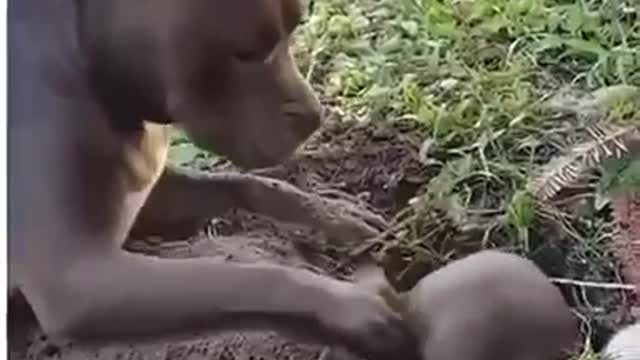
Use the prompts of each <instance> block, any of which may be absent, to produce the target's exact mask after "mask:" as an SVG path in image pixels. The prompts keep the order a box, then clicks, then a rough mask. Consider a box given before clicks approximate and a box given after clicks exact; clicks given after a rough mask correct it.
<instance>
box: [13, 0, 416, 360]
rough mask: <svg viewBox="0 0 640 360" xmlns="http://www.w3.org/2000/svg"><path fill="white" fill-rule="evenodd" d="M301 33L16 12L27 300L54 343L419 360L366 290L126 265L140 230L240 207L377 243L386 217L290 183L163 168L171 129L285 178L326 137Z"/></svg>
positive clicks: (246, 17)
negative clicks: (299, 346) (250, 335)
mask: <svg viewBox="0 0 640 360" xmlns="http://www.w3.org/2000/svg"><path fill="white" fill-rule="evenodd" d="M300 18H301V9H300V5H299V4H298V2H297V0H251V1H225V0H182V1H175V0H137V1H131V0H101V1H94V0H47V1H40V0H12V1H9V28H8V31H9V40H8V41H9V48H8V51H9V69H8V71H9V75H8V76H9V122H8V124H9V125H8V131H9V133H8V134H9V154H10V155H9V171H8V173H9V216H10V220H9V239H10V242H9V256H10V268H9V271H10V287H11V290H12V291H13V290H16V289H17V290H19V291H21V292H22V294H23V295H24V296H25V297H26V299H27V300H28V302H29V303H30V305H31V307H32V308H33V310H34V313H35V315H36V317H37V319H38V321H39V323H40V325H41V326H42V328H43V330H44V331H45V332H46V333H47V334H50V335H54V336H58V337H61V338H63V339H64V338H71V339H76V340H84V341H107V340H119V339H126V340H133V339H146V338H157V337H160V336H165V335H166V336H169V335H179V334H187V333H193V332H195V331H198V330H206V331H210V330H226V329H231V328H235V329H239V328H244V329H255V328H258V327H267V328H270V329H280V330H283V331H285V330H294V331H293V332H292V333H294V334H296V335H299V336H302V335H309V336H313V337H314V338H315V339H317V340H320V341H322V342H324V343H339V344H344V345H346V346H347V347H349V348H350V349H351V350H353V351H355V352H356V353H358V354H360V355H362V356H366V357H367V358H369V359H383V358H395V357H400V358H404V359H411V358H413V357H415V356H417V355H416V354H415V353H416V351H417V350H416V349H417V345H415V344H414V343H412V341H413V340H412V337H411V336H410V335H409V332H408V331H407V330H406V329H405V327H404V325H403V323H402V322H401V321H400V320H399V318H398V317H396V316H395V315H394V313H393V312H392V311H391V310H390V309H389V308H387V306H385V304H384V302H383V301H382V300H381V299H380V298H378V297H377V296H375V295H374V294H371V293H368V292H365V291H363V290H361V289H360V288H359V287H357V286H356V285H354V284H350V283H347V282H341V281H337V280H334V279H331V278H328V277H322V276H318V275H315V274H313V273H311V272H308V271H303V270H299V269H293V268H287V267H281V266H275V265H267V264H234V263H227V262H216V261H212V260H210V259H180V260H177V259H160V258H151V257H145V256H143V255H139V254H134V253H128V252H126V251H124V250H123V249H122V244H123V242H124V240H125V239H126V238H127V236H128V235H129V233H130V229H131V228H132V226H133V225H134V224H136V228H138V229H139V230H140V232H144V231H145V229H147V230H148V229H171V228H174V227H176V226H178V225H184V224H191V225H193V226H197V224H199V223H200V222H201V221H202V220H203V219H204V220H206V219H207V218H208V217H210V216H212V215H215V214H219V213H220V212H222V211H224V210H225V209H227V208H229V207H233V206H236V207H242V208H245V209H248V210H253V211H258V212H262V213H265V214H268V215H271V216H274V217H276V218H279V219H282V220H286V221H297V222H300V223H304V224H307V225H311V226H315V227H316V228H318V229H320V230H323V231H325V232H326V233H327V234H328V235H331V236H333V237H336V238H339V239H343V240H344V239H350V238H355V239H356V240H357V239H361V238H364V237H367V236H370V235H373V234H375V230H374V229H373V228H372V227H371V226H369V224H367V220H371V221H374V222H375V221H378V220H379V219H378V218H376V217H375V216H374V215H372V214H368V213H363V214H364V215H363V216H362V217H358V216H359V213H357V212H356V213H353V214H352V215H353V216H346V217H343V218H338V217H336V211H335V210H336V208H339V204H337V203H330V202H322V201H319V200H318V198H316V197H314V196H312V195H310V194H306V193H304V192H302V191H299V190H297V189H295V188H293V187H292V186H290V185H287V184H286V183H283V182H278V181H274V180H267V179H264V178H260V177H257V176H251V175H240V174H226V175H225V174H223V175H205V174H189V173H181V172H178V171H175V170H174V169H171V168H165V166H164V163H165V157H166V154H167V148H168V126H169V124H176V125H178V126H181V127H183V128H184V129H185V130H186V132H187V133H188V134H189V135H190V136H191V137H192V138H193V140H194V142H195V143H196V144H197V145H199V146H201V147H203V148H206V149H210V150H213V151H215V152H216V153H218V154H221V155H224V156H226V157H227V158H228V159H230V160H231V161H233V162H234V163H236V164H237V165H239V166H241V167H244V168H257V167H265V166H269V165H274V164H277V163H279V162H280V161H282V160H284V159H285V158H287V157H288V156H289V155H290V154H291V153H292V152H293V151H294V150H295V149H296V147H298V146H299V144H300V143H301V142H302V141H304V140H305V139H306V138H308V137H309V135H310V134H312V133H313V132H314V130H316V129H317V128H318V126H319V125H320V122H321V108H320V105H319V103H318V101H317V100H316V98H315V96H314V94H313V93H312V91H311V90H310V87H309V85H308V84H306V83H305V81H303V79H302V78H301V76H300V74H299V73H298V71H297V69H296V66H295V64H294V62H293V60H292V58H291V56H290V54H289V45H288V42H289V41H290V34H291V32H292V31H293V29H294V28H295V27H296V26H297V24H298V22H299V21H300ZM144 119H147V120H148V121H144ZM292 194H293V195H292ZM176 208H177V209H176Z"/></svg>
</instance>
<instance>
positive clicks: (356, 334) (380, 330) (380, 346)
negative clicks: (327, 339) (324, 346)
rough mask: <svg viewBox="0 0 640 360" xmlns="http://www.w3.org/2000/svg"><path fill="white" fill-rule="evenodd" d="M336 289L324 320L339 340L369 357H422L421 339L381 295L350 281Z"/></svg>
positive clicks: (373, 359) (411, 359)
mask: <svg viewBox="0 0 640 360" xmlns="http://www.w3.org/2000/svg"><path fill="white" fill-rule="evenodd" d="M335 289H336V290H333V291H334V295H335V297H334V298H335V299H336V301H335V302H330V303H327V304H326V307H325V308H324V310H323V311H322V312H321V314H320V315H321V316H320V322H321V324H322V326H323V327H324V328H325V329H326V331H327V332H328V333H329V334H331V335H332V337H334V338H335V339H336V341H337V342H339V343H341V345H344V346H345V347H346V348H347V349H349V350H350V351H352V352H354V353H355V354H357V355H358V356H361V357H363V358H365V359H370V360H378V359H379V360H386V359H406V360H419V359H420V356H419V345H418V341H417V338H416V337H415V335H413V334H412V333H411V332H410V331H409V328H408V326H407V325H406V323H405V322H403V321H402V319H401V318H400V317H399V316H398V315H397V314H396V313H394V312H393V311H392V310H391V309H390V308H389V307H388V306H387V305H386V304H385V302H384V301H383V299H382V298H381V297H380V296H377V295H376V294H375V293H372V292H369V291H366V290H364V289H362V288H361V287H358V286H355V285H353V284H351V283H347V282H342V283H340V284H339V285H338V286H335Z"/></svg>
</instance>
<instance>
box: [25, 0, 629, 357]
mask: <svg viewBox="0 0 640 360" xmlns="http://www.w3.org/2000/svg"><path fill="white" fill-rule="evenodd" d="M309 10H310V11H309V14H308V16H307V18H306V19H305V22H304V24H303V25H302V26H301V27H300V29H299V30H298V33H297V34H296V45H295V49H296V57H297V58H298V60H299V64H300V67H301V69H302V70H303V73H304V74H305V76H306V77H307V78H308V79H309V80H310V81H311V83H312V84H313V86H314V88H315V89H316V91H317V92H318V94H319V96H320V97H321V99H322V101H323V102H324V103H325V105H326V106H327V107H328V108H329V109H331V112H332V115H331V116H330V119H329V120H330V121H329V123H328V124H327V125H326V126H325V127H324V128H323V129H322V130H321V131H320V132H319V133H317V134H316V135H315V136H314V138H313V139H312V140H311V141H310V142H309V143H308V144H306V145H305V147H304V148H303V149H302V151H301V153H300V154H299V155H298V156H296V157H295V158H294V159H292V160H291V161H289V162H287V163H286V164H283V165H282V166H280V167H277V168H274V169H268V170H265V171H262V173H263V174H264V175H267V176H273V177H277V178H280V179H285V180H287V181H290V182H292V183H294V184H295V185H297V186H299V187H301V188H302V189H305V190H308V191H313V192H317V193H320V194H323V195H324V196H334V195H335V192H336V191H342V192H346V193H348V194H350V195H351V196H352V197H353V199H354V201H362V202H366V203H368V204H369V205H370V206H371V207H373V208H374V209H377V211H379V212H380V213H381V214H383V215H384V216H385V217H387V218H388V219H389V220H390V221H391V224H392V225H391V227H390V228H389V229H388V231H386V232H385V233H384V234H383V236H381V237H380V238H378V239H372V240H371V241H369V242H367V243H366V244H363V245H362V246H359V247H356V248H351V249H344V248H343V249H339V248H332V247H331V246H329V245H328V244H327V243H326V241H325V239H323V238H322V236H321V235H319V234H317V233H314V232H312V231H310V229H305V228H302V227H294V226H291V225H288V224H280V223H277V222H274V221H272V220H270V219H268V218H265V217H259V216H256V215H255V214H248V213H242V212H230V213H229V214H228V215H227V216H225V217H224V218H221V219H212V222H211V224H210V225H209V226H208V227H207V228H206V229H203V231H202V233H201V234H198V235H197V236H194V237H193V238H190V239H186V241H183V242H172V241H167V242H165V243H164V244H163V245H156V246H152V247H148V246H146V247H144V248H140V249H139V251H145V252H148V253H149V254H151V255H155V256H182V257H184V256H213V257H221V258H225V259H227V260H229V261H255V260H256V259H266V260H269V261H276V262H279V263H284V264H289V265H292V266H301V267H311V268H313V269H315V270H316V271H320V272H324V273H328V274H330V275H332V276H337V277H339V276H341V275H342V274H343V273H345V272H349V270H350V263H351V262H352V261H353V260H354V258H355V257H357V256H358V255H359V254H365V253H369V254H373V255H374V256H375V257H376V258H377V259H378V260H379V261H380V262H381V263H382V264H384V266H385V268H386V269H387V272H388V275H389V278H390V280H392V282H393V283H394V285H396V286H397V287H398V288H407V287H410V286H411V285H412V284H413V283H415V281H416V280H417V279H418V278H420V277H421V276H423V275H424V274H426V273H428V272H429V271H431V270H433V269H434V268H437V267H439V266H442V265H443V264H445V263H447V262H449V261H451V260H452V259H455V258H457V257H459V256H462V255H464V254H466V253H469V252H471V251H475V250H477V249H480V248H486V247H501V248H505V249H507V250H509V251H513V252H517V253H520V254H522V255H524V256H527V257H528V258H531V259H532V260H534V261H535V262H536V263H537V264H538V265H539V266H540V267H541V268H542V269H543V271H545V272H546V273H547V274H548V275H549V276H550V277H553V278H554V280H556V281H557V282H558V286H559V287H560V288H561V290H562V291H563V294H564V295H565V296H566V299H567V301H568V302H569V303H570V304H571V305H572V306H573V307H574V308H575V309H576V311H577V313H578V314H579V315H580V316H581V318H583V320H584V321H583V325H584V326H583V332H584V334H585V335H587V339H588V340H589V341H585V347H584V349H583V352H582V353H580V354H576V355H575V357H579V358H581V359H591V358H593V356H594V354H593V352H594V351H597V350H599V349H600V348H601V346H602V345H603V343H604V342H605V341H606V340H607V338H608V337H609V336H610V334H611V333H612V332H613V331H615V330H616V329H618V328H619V327H620V326H622V325H623V324H626V323H629V322H630V321H633V319H634V315H635V316H637V314H634V310H635V311H637V309H638V307H639V305H640V303H638V299H637V298H634V296H633V292H632V291H630V289H629V286H628V285H626V286H625V285H624V284H626V283H629V284H636V285H637V284H638V283H637V281H638V280H636V279H640V277H638V276H637V274H638V273H639V272H640V270H639V269H640V266H637V265H634V264H635V262H636V261H638V260H639V259H640V252H638V251H635V252H629V251H627V252H626V254H631V255H633V256H624V257H623V256H620V254H621V253H622V252H621V251H619V249H629V248H632V247H633V246H632V245H631V244H632V240H636V241H637V239H638V238H640V235H638V234H640V227H639V226H638V224H639V222H638V210H637V209H638V196H637V195H633V194H634V193H637V189H640V186H638V185H639V184H640V170H638V169H639V168H640V166H639V164H640V161H638V160H637V154H640V146H639V145H638V144H640V140H638V139H639V138H638V136H639V135H638V123H639V120H638V119H639V118H640V116H639V114H640V111H639V109H638V104H640V101H638V99H640V96H639V95H638V94H639V91H640V90H638V88H637V87H638V86H640V25H639V24H640V21H639V20H640V5H638V4H637V2H636V1H633V0H628V1H624V0H615V1H614V0H589V1H564V0H474V1H471V0H456V1H447V2H441V1H435V0H422V1H420V0H415V1H396V0H315V1H312V2H310V3H309ZM620 144H623V146H620ZM634 144H635V145H634ZM625 145H626V146H625ZM634 151H635V152H634ZM611 154H618V155H620V156H619V158H620V159H618V160H611V161H609V160H607V161H605V158H609V157H611V156H609V155H611ZM171 158H172V161H173V162H175V163H178V164H180V165H184V166H189V167H194V168H198V169H201V170H205V171H228V170H233V167H232V166H230V165H229V164H227V163H225V162H224V161H223V160H222V159H219V158H216V157H215V156H214V155H211V154H204V153H203V152H202V151H200V150H199V149H197V148H195V147H193V145H191V144H190V143H189V142H188V140H186V139H184V138H183V137H181V136H176V139H175V142H174V146H173V148H172V152H171ZM614 190H615V191H614ZM211 234H217V235H227V236H232V237H230V238H229V239H228V240H227V241H224V242H218V243H214V242H212V241H211V237H210V235H211ZM248 239H251V240H248ZM168 240H169V239H168ZM173 240H175V239H173ZM636 246H637V245H636ZM132 247H133V245H132ZM134 248H135V247H134ZM636 250H637V249H636ZM634 254H635V255H634ZM22 324H25V323H24V322H22ZM25 340H27V341H28V342H30V344H27V345H28V346H27V347H24V348H23V349H22V350H21V354H20V355H17V356H16V358H25V357H26V358H30V359H48V358H49V357H50V356H61V358H64V359H74V358H78V359H85V358H98V359H105V360H106V359H125V358H127V359H155V358H158V359H172V360H173V359H190V360H191V359H265V360H272V359H273V360H276V359H291V360H305V359H314V360H315V359H342V358H345V357H346V356H347V355H346V354H343V353H342V352H341V351H340V349H325V348H323V347H320V346H314V345H303V344H297V343H294V342H292V341H290V340H288V339H286V338H283V337H279V336H277V335H275V334H264V333H261V334H258V333H256V334H244V333H243V334H226V335H216V336H211V337H205V338H204V339H202V340H194V341H189V342H179V343H165V344H159V345H148V346H134V347H129V346H122V347H119V348H106V349H101V350H100V351H99V353H95V354H94V353H93V352H91V353H85V352H84V351H83V350H81V349H77V348H74V347H63V348H61V349H56V348H52V347H47V346H45V345H44V344H46V339H41V338H39V336H38V335H37V333H36V334H32V335H29V336H21V335H18V336H17V337H16V339H15V341H14V342H13V344H14V345H16V346H18V345H20V343H23V342H24V341H25ZM327 350H330V351H329V352H328V353H327ZM327 355H328V356H327ZM323 356H324V357H323Z"/></svg>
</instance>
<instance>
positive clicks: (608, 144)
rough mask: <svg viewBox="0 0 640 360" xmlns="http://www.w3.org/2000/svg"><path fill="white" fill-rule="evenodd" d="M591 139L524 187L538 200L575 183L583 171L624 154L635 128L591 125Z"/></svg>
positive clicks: (638, 134) (636, 133) (569, 152)
mask: <svg viewBox="0 0 640 360" xmlns="http://www.w3.org/2000/svg"><path fill="white" fill-rule="evenodd" d="M587 132H588V134H589V136H590V137H591V138H592V140H591V141H587V142H585V143H581V144H578V145H576V146H574V147H572V148H570V149H569V150H568V151H567V154H566V155H564V156H561V157H558V158H555V159H553V160H551V161H550V162H549V163H548V164H547V165H545V166H544V167H543V168H542V171H541V174H540V175H538V176H537V177H534V178H533V179H532V180H530V182H529V183H528V184H527V189H528V190H529V191H530V192H531V193H532V194H534V195H535V196H536V197H537V198H538V199H540V200H548V199H550V198H552V197H553V196H555V195H556V194H557V193H558V192H559V191H560V190H561V189H562V188H564V187H566V186H567V185H569V184H571V183H573V182H575V181H576V180H577V179H578V178H579V177H580V175H581V174H582V172H583V171H585V170H586V169H588V168H593V167H595V166H597V165H599V164H600V163H602V162H603V161H604V160H605V159H608V158H620V157H622V156H623V155H624V154H626V153H628V148H627V145H626V144H627V143H629V142H631V141H632V140H633V139H635V140H637V139H638V137H639V136H640V130H639V129H638V128H637V127H633V126H630V127H619V126H613V125H605V124H595V125H592V126H590V127H588V128H587Z"/></svg>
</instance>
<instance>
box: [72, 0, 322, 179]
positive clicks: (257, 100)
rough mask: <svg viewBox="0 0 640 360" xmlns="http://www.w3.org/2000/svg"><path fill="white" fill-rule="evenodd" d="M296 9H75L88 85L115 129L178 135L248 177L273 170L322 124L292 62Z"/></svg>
mask: <svg viewBox="0 0 640 360" xmlns="http://www.w3.org/2000/svg"><path fill="white" fill-rule="evenodd" d="M298 1H299V0H241V1H229V0H181V1H176V0H138V1H129V0H103V1H93V0H76V2H77V6H78V19H79V24H80V28H79V29H80V35H81V41H82V44H83V45H84V46H85V49H86V51H87V54H88V56H87V58H88V60H89V61H88V64H89V70H90V74H92V76H91V79H93V80H94V82H93V84H94V86H95V87H96V89H97V91H98V95H99V97H100V98H101V99H102V101H103V102H104V104H105V105H106V109H107V111H109V112H110V113H112V117H115V118H117V119H114V121H116V122H118V121H120V122H124V125H127V124H128V123H130V122H133V121H138V120H139V119H141V118H145V119H149V120H151V121H158V122H171V123H174V124H176V125H178V126H180V127H182V128H183V129H184V130H185V131H186V133H187V134H188V135H189V136H190V137H191V138H192V140H193V141H194V143H195V144H196V145H198V146H200V147H202V148H204V149H207V150H211V151H213V152H216V153H218V154H220V155H223V156H226V157H227V158H229V159H230V160H231V161H232V162H234V163H236V164H237V165H239V166H241V167H245V168H256V167H265V166H271V165H274V164H277V163H279V162H281V161H283V160H285V159H286V158H287V157H289V156H290V155H291V154H292V153H293V152H294V151H295V149H296V148H297V147H298V146H299V145H300V144H301V143H302V142H304V141H305V140H306V139H307V138H308V137H309V136H310V135H311V134H312V133H313V132H314V131H315V130H316V129H317V128H318V127H319V126H320V124H321V120H322V108H321V106H320V103H319V101H318V99H317V98H316V96H315V94H314V93H313V91H312V90H311V87H310V86H309V84H308V83H307V82H306V81H305V80H304V78H303V77H302V76H301V74H300V73H299V71H298V69H297V66H296V64H295V62H294V60H293V59H292V56H291V54H290V42H291V33H292V32H293V30H294V29H295V28H296V27H297V26H298V24H299V22H300V20H301V17H302V9H301V5H300V3H299V2H298Z"/></svg>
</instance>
